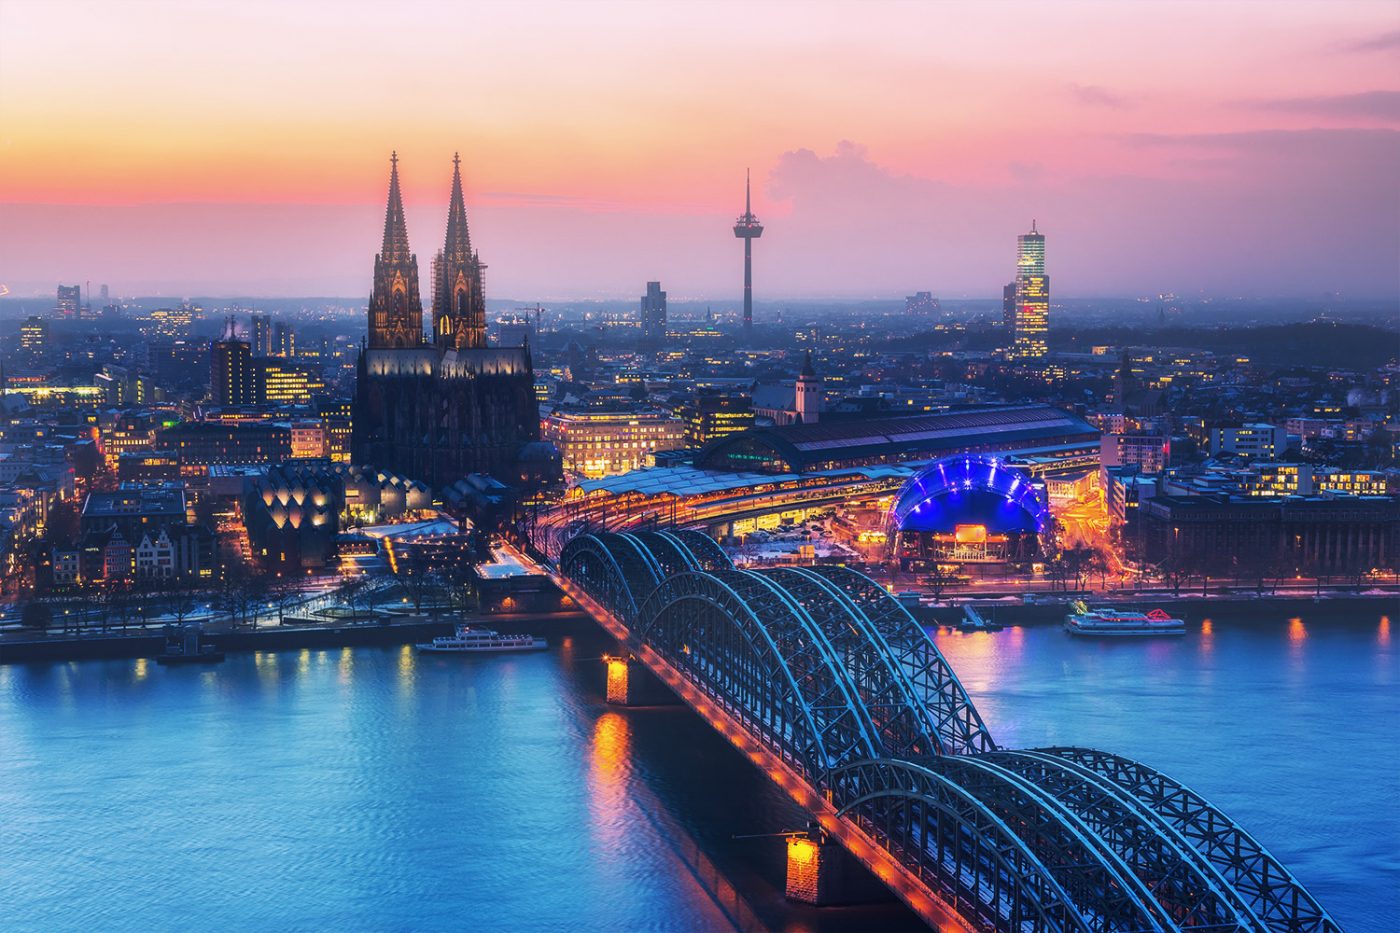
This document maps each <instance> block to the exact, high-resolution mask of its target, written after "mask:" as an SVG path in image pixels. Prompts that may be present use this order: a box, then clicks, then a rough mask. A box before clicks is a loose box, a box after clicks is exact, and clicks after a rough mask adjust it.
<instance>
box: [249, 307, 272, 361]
mask: <svg viewBox="0 0 1400 933" xmlns="http://www.w3.org/2000/svg"><path fill="white" fill-rule="evenodd" d="M250 330H251V332H252V337H253V355H254V356H271V355H272V321H271V320H270V319H269V318H268V316H267V315H266V314H254V315H253V316H252V327H251V328H250Z"/></svg>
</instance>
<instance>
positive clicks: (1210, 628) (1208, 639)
mask: <svg viewBox="0 0 1400 933" xmlns="http://www.w3.org/2000/svg"><path fill="white" fill-rule="evenodd" d="M1214 649H1215V625H1214V624H1213V623H1212V622H1211V621H1210V619H1202V620H1201V654H1210V653H1211V651H1213V650H1214Z"/></svg>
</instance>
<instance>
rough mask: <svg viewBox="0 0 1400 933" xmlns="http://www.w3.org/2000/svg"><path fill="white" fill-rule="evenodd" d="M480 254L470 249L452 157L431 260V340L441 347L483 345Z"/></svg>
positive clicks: (458, 168)
mask: <svg viewBox="0 0 1400 933" xmlns="http://www.w3.org/2000/svg"><path fill="white" fill-rule="evenodd" d="M483 268H484V266H482V264H481V257H480V256H479V255H477V254H475V253H473V252H472V239H471V234H470V233H469V232H468V230H467V206H466V203H465V201H464V200H463V198H462V160H461V158H460V157H459V156H457V155H454V156H453V157H452V200H451V202H450V203H449V205H448V208H447V242H446V243H445V244H443V247H442V252H440V253H438V255H437V258H436V260H434V262H433V342H434V343H436V344H437V345H438V346H439V347H442V348H443V349H444V350H468V349H470V350H478V349H481V348H483V347H485V346H486V296H485V293H484V291H483V289H482V281H481V270H482V269H483Z"/></svg>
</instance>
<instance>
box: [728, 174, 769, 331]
mask: <svg viewBox="0 0 1400 933" xmlns="http://www.w3.org/2000/svg"><path fill="white" fill-rule="evenodd" d="M734 235H735V236H736V237H738V238H739V239H741V240H743V241H744V339H745V340H748V339H749V338H750V337H752V336H753V241H754V240H756V239H758V238H759V237H761V236H763V224H761V223H759V222H758V218H757V217H755V216H754V215H753V206H752V201H751V200H750V198H749V173H748V172H744V214H743V216H742V217H740V218H739V219H738V220H736V221H734Z"/></svg>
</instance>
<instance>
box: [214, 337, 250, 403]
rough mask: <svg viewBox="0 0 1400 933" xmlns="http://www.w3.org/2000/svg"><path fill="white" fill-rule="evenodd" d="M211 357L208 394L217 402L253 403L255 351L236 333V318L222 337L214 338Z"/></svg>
mask: <svg viewBox="0 0 1400 933" xmlns="http://www.w3.org/2000/svg"><path fill="white" fill-rule="evenodd" d="M209 349H210V359H209V397H210V398H211V399H213V400H214V404H215V405H251V404H253V402H254V401H255V396H256V392H257V390H256V386H255V384H254V381H253V351H252V348H251V347H249V346H248V341H246V340H239V339H238V337H237V335H236V334H235V333H234V328H233V319H232V318H230V319H229V322H228V326H227V327H226V328H225V329H224V335H223V338H222V339H220V340H216V341H214V343H213V345H212V346H211V347H210V348H209Z"/></svg>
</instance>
